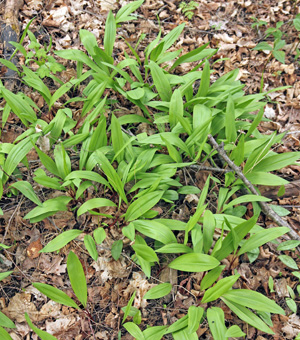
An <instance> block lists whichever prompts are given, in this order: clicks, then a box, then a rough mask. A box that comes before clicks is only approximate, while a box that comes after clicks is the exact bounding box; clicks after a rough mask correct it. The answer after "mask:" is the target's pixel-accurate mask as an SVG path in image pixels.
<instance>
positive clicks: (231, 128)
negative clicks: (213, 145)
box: [225, 96, 237, 143]
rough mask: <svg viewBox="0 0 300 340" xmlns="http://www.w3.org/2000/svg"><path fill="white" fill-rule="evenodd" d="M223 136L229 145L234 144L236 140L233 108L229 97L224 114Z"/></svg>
mask: <svg viewBox="0 0 300 340" xmlns="http://www.w3.org/2000/svg"><path fill="white" fill-rule="evenodd" d="M225 134H226V139H227V141H228V142H229V143H231V142H235V140H236V138H237V132H236V127H235V108H234V102H233V99H232V97H231V96H229V97H228V100H227V106H226V114H225Z"/></svg>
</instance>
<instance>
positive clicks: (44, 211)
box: [24, 196, 72, 223]
mask: <svg viewBox="0 0 300 340" xmlns="http://www.w3.org/2000/svg"><path fill="white" fill-rule="evenodd" d="M71 200H72V197H67V196H59V197H56V198H51V199H49V200H47V201H45V202H44V203H43V204H42V206H37V207H35V208H34V209H32V210H31V211H30V212H29V213H28V214H27V215H26V216H24V218H25V219H30V222H31V223H36V222H39V221H42V220H43V219H44V218H46V217H48V216H51V215H53V214H55V213H56V212H58V211H67V210H68V208H67V204H68V203H69V202H70V201H71Z"/></svg>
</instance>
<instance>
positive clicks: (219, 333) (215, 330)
mask: <svg viewBox="0 0 300 340" xmlns="http://www.w3.org/2000/svg"><path fill="white" fill-rule="evenodd" d="M207 321H208V324H209V329H210V331H211V333H212V336H213V338H214V340H226V338H225V333H226V327H225V320H224V312H223V310H222V309H221V308H219V307H211V308H208V309H207Z"/></svg>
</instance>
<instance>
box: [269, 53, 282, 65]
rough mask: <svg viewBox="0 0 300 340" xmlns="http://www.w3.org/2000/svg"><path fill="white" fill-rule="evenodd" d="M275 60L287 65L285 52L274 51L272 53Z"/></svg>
mask: <svg viewBox="0 0 300 340" xmlns="http://www.w3.org/2000/svg"><path fill="white" fill-rule="evenodd" d="M272 54H273V56H274V58H275V59H277V60H278V61H280V62H281V63H282V64H285V52H284V51H273V52H272Z"/></svg>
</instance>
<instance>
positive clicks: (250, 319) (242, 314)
mask: <svg viewBox="0 0 300 340" xmlns="http://www.w3.org/2000/svg"><path fill="white" fill-rule="evenodd" d="M221 299H222V300H223V302H225V304H226V305H227V306H228V307H229V308H230V309H231V310H232V311H233V312H234V313H235V314H236V315H237V316H238V317H239V318H240V319H241V320H243V321H245V322H247V323H248V324H249V325H251V326H253V327H255V328H257V329H259V330H261V331H263V332H265V333H267V334H274V332H273V331H272V330H271V329H270V328H269V327H268V326H267V325H266V324H265V323H264V322H263V321H262V320H261V319H260V318H259V317H258V316H257V315H255V314H254V313H253V312H251V311H250V310H249V309H247V308H246V307H244V306H242V305H239V304H237V303H233V302H230V301H228V300H226V299H225V298H223V297H221Z"/></svg>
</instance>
